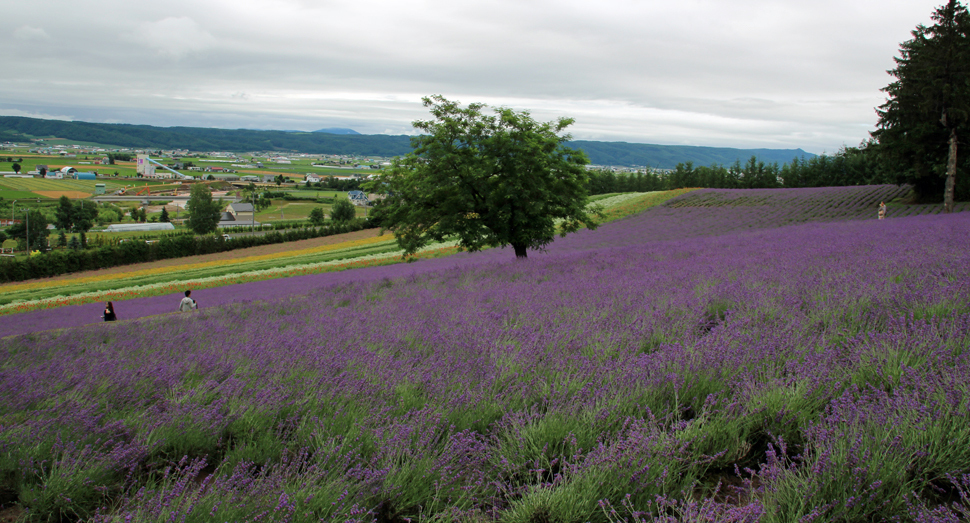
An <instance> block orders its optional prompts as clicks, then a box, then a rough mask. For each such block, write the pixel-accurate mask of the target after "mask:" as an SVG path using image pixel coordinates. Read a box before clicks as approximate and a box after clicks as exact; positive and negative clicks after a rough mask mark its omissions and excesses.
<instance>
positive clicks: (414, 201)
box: [368, 96, 596, 258]
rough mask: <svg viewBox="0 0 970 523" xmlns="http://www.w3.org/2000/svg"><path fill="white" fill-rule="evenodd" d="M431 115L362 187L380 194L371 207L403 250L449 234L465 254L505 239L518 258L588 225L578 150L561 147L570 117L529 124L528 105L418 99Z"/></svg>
mask: <svg viewBox="0 0 970 523" xmlns="http://www.w3.org/2000/svg"><path fill="white" fill-rule="evenodd" d="M424 105H425V107H429V108H430V111H431V114H432V115H433V116H434V119H433V120H426V121H425V120H419V121H416V122H414V127H416V128H417V129H419V130H421V131H423V133H424V134H423V135H421V136H418V137H416V138H413V139H412V146H413V147H414V151H412V152H411V153H409V154H408V155H406V156H404V157H403V158H399V159H397V160H395V162H394V163H393V164H392V166H391V167H390V168H388V169H385V170H384V172H383V173H382V174H381V175H380V176H379V177H378V178H377V179H376V180H375V181H373V182H370V183H369V184H368V189H369V190H370V192H376V193H381V194H384V195H385V198H384V199H383V200H381V201H380V202H379V203H378V204H377V206H376V209H375V214H376V215H377V217H378V219H379V220H380V222H381V224H382V226H383V227H385V228H388V229H391V230H392V231H394V235H395V237H396V238H397V242H398V244H399V245H400V246H401V247H402V248H403V249H404V250H405V253H414V252H415V251H417V250H418V249H419V248H421V247H422V246H424V245H426V244H427V243H429V242H431V241H442V240H444V239H445V238H448V237H457V239H458V242H459V245H460V246H461V247H462V248H464V249H467V250H471V251H475V250H479V249H482V248H484V247H491V246H505V245H511V246H512V248H513V249H514V250H515V255H516V257H518V258H525V257H526V256H527V250H528V249H541V248H543V247H544V246H545V245H547V244H548V243H549V242H551V241H552V240H553V238H554V237H555V234H556V231H557V228H558V229H559V232H561V234H563V235H565V234H566V233H567V232H572V231H575V230H577V229H579V228H580V227H582V226H584V225H585V226H588V227H590V228H593V227H595V226H596V223H595V221H594V220H593V218H592V217H591V216H590V215H589V214H588V213H587V211H586V204H587V201H588V193H587V184H588V178H587V175H586V169H585V167H584V166H585V165H586V164H587V163H588V160H587V158H586V155H585V154H584V153H583V152H582V151H578V150H575V149H571V148H569V147H567V146H566V145H565V142H567V141H568V140H569V138H570V137H569V135H568V134H560V133H562V132H563V131H564V130H565V129H566V128H567V127H568V126H569V125H571V124H572V123H573V119H571V118H559V119H558V120H556V121H553V122H537V121H536V120H534V119H533V118H532V117H531V116H530V114H529V113H528V112H516V111H514V110H512V109H509V108H505V107H499V108H495V109H494V111H493V112H494V114H485V113H484V112H483V109H485V107H486V106H485V105H484V104H477V103H475V104H470V105H468V106H467V107H462V106H461V105H459V104H458V102H453V101H450V100H447V99H445V98H444V97H442V96H432V97H428V98H424Z"/></svg>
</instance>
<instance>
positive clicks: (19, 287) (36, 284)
mask: <svg viewBox="0 0 970 523" xmlns="http://www.w3.org/2000/svg"><path fill="white" fill-rule="evenodd" d="M391 238H392V236H391V235H384V236H375V237H373V238H363V239H360V240H354V241H349V242H342V243H335V244H332V245H321V246H319V247H310V248H307V249H299V250H294V251H285V252H279V253H274V254H261V255H258V256H245V257H242V258H233V259H230V260H213V261H208V262H199V263H187V264H184V265H173V266H170V267H159V268H156V269H141V270H137V271H131V272H121V273H117V274H105V275H98V276H85V277H83V278H72V279H71V280H70V284H71V285H77V284H84V283H96V282H103V281H109V280H120V279H126V278H138V277H141V276H149V275H153V274H164V273H169V272H182V271H186V270H192V269H204V268H208V267H219V266H226V265H235V264H239V263H248V262H257V261H264V260H270V259H280V258H290V257H295V256H304V255H308V254H317V253H321V252H327V251H334V250H339V249H348V248H353V247H361V246H365V245H371V244H375V243H381V242H387V241H391ZM65 283H67V282H65V281H64V280H54V281H50V280H41V281H33V282H27V283H18V284H13V285H6V286H3V287H0V292H16V291H24V290H33V289H45V288H50V287H58V286H61V285H63V284H65Z"/></svg>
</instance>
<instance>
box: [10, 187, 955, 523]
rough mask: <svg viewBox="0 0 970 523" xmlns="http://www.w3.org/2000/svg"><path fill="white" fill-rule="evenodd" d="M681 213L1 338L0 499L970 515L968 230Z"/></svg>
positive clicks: (72, 509) (204, 509) (42, 511)
mask: <svg viewBox="0 0 970 523" xmlns="http://www.w3.org/2000/svg"><path fill="white" fill-rule="evenodd" d="M692 194H694V193H689V194H687V195H684V196H682V197H681V198H682V199H688V198H690V197H691V195H692ZM677 201H679V200H676V199H675V200H671V201H670V202H668V205H665V206H659V207H656V208H654V209H652V210H650V211H647V212H645V213H643V214H641V215H639V216H637V217H635V218H632V219H627V220H620V221H616V222H613V223H611V224H607V225H604V226H603V227H602V228H601V229H600V230H597V231H585V232H583V233H581V234H575V235H571V236H569V237H567V238H566V239H565V240H564V241H562V242H556V243H555V244H554V245H553V246H552V247H551V248H550V250H549V252H547V253H546V254H544V255H536V256H531V257H530V259H529V261H528V262H520V261H514V260H512V259H511V258H512V257H511V254H510V253H508V252H503V251H500V250H492V251H489V252H483V253H479V254H477V255H463V256H462V257H459V258H450V259H445V260H446V261H450V262H451V263H450V264H448V265H445V264H441V265H438V269H436V270H434V271H428V272H425V273H415V272H413V271H412V270H411V269H412V267H411V264H402V265H396V266H390V267H382V268H376V269H370V270H368V271H367V272H366V273H365V275H364V276H362V277H361V278H359V279H357V280H353V279H343V280H340V281H336V280H334V282H333V283H332V284H331V285H329V286H321V287H317V288H316V290H314V291H312V292H310V293H309V294H306V292H307V285H306V282H307V280H306V279H301V278H293V279H289V280H280V281H277V282H272V283H273V284H274V285H275V286H276V287H277V288H279V287H287V288H288V292H289V294H290V296H289V297H287V298H283V299H279V300H273V301H251V302H242V303H235V304H233V305H230V306H226V307H220V308H207V309H204V310H202V311H199V312H196V313H190V314H182V315H172V316H165V317H157V318H150V319H143V320H135V321H131V322H127V323H119V324H107V325H96V326H91V327H84V328H77V329H69V330H66V331H62V332H49V333H40V334H35V335H31V336H24V337H16V338H7V339H4V340H2V341H0V394H3V397H4V398H5V402H3V403H2V404H0V416H2V417H3V419H5V420H6V421H5V423H4V424H3V425H2V426H0V449H3V452H2V453H0V478H4V479H3V481H5V482H6V489H5V490H3V491H4V492H8V493H11V492H13V493H16V494H13V495H10V496H11V499H9V501H13V499H12V498H13V497H14V496H15V497H16V502H17V503H19V504H21V506H23V507H25V508H26V509H28V510H29V514H31V515H32V516H33V517H36V518H43V519H51V520H56V519H60V518H63V519H68V520H75V519H84V520H85V521H98V522H109V521H111V522H113V521H117V522H121V521H146V522H155V521H157V522H161V521H172V520H183V519H184V520H186V521H202V520H217V521H245V520H255V519H259V518H269V519H272V520H274V521H277V520H278V521H283V520H285V521H294V522H296V521H320V520H324V521H335V520H340V521H371V520H373V519H379V520H382V521H403V520H405V518H410V519H418V520H422V521H425V520H429V521H430V520H464V521H509V522H535V521H557V522H584V521H603V522H606V521H623V520H627V521H651V520H660V521H672V520H675V521H728V522H755V521H764V522H781V521H808V520H815V521H884V520H904V521H910V520H912V521H958V520H960V519H961V518H965V517H966V515H967V514H970V501H968V500H967V498H966V497H962V496H961V493H965V492H967V491H968V489H970V476H967V474H968V473H970V423H968V421H970V420H968V415H970V414H968V412H970V389H968V387H967V385H966V384H967V383H970V353H968V351H967V348H968V347H970V305H968V303H967V301H966V296H967V295H970V235H968V234H967V231H970V213H955V214H951V215H928V216H917V217H904V218H897V219H894V220H887V221H877V220H875V219H870V220H852V221H840V222H837V223H809V224H801V225H795V226H788V227H775V226H774V225H773V224H763V225H762V226H761V227H756V226H754V224H753V223H752V224H750V225H752V227H751V228H750V229H751V230H746V231H744V232H737V231H736V230H735V229H734V228H733V224H724V225H720V226H717V224H719V223H721V222H722V221H724V216H723V215H720V216H719V215H717V214H715V213H710V214H705V213H697V212H693V211H691V210H690V208H689V207H687V208H685V207H676V206H672V205H674V204H675V203H676V202H677ZM678 209H680V211H679V212H680V214H679V215H677V216H678V218H671V216H673V215H664V214H663V213H661V211H664V212H666V211H670V210H678ZM685 209H686V210H685ZM684 217H688V218H692V219H696V220H697V221H701V222H704V224H703V225H706V226H707V227H706V228H705V229H701V228H696V229H695V228H691V227H685V225H684V224H683V223H681V220H680V219H681V218H684ZM735 217H736V216H735V215H731V216H728V217H727V218H728V220H730V219H732V218H735ZM655 222H657V223H655ZM642 228H647V229H649V230H648V232H647V233H644V232H641V231H640V230H639V229H642ZM712 228H714V229H718V228H719V229H720V230H721V231H724V232H726V234H725V235H712V234H710V229H712ZM658 230H668V231H670V232H669V233H668V236H669V237H676V236H677V234H678V233H682V234H683V233H686V236H681V237H679V238H677V239H672V238H671V239H662V241H643V238H644V236H645V234H650V233H651V232H653V231H658ZM599 235H605V236H606V237H607V238H612V239H616V240H619V241H616V242H614V243H612V244H609V245H604V242H603V240H602V238H600V237H599ZM566 240H568V241H566ZM462 258H463V259H467V260H472V261H475V262H476V263H468V264H465V265H461V264H458V263H454V260H457V259H462ZM482 260H485V262H482ZM421 263H424V262H418V264H415V265H419V264H421ZM344 276H345V277H346V276H347V273H344ZM318 277H319V276H318ZM261 283H269V282H261ZM254 288H255V287H248V288H247V289H249V291H250V292H251V291H252V290H253V289H254ZM239 292H243V293H246V291H244V290H243V288H240V289H239ZM246 295H253V296H258V295H259V294H258V293H255V294H249V293H246ZM168 306H169V307H172V306H174V305H173V304H168ZM168 310H170V308H169V309H168ZM146 361H150V362H151V365H146V364H145V362H146ZM270 515H271V516H270Z"/></svg>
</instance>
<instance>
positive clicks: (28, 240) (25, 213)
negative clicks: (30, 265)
mask: <svg viewBox="0 0 970 523" xmlns="http://www.w3.org/2000/svg"><path fill="white" fill-rule="evenodd" d="M20 210H21V211H24V215H25V216H26V217H27V226H26V227H25V228H24V235H25V236H26V238H27V257H30V211H29V210H28V209H27V208H26V207H22V208H21V209H20Z"/></svg>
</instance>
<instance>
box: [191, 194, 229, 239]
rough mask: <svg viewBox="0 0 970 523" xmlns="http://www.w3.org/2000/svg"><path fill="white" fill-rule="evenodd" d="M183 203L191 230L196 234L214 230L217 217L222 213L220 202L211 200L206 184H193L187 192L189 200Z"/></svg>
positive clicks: (216, 224) (217, 223)
mask: <svg viewBox="0 0 970 523" xmlns="http://www.w3.org/2000/svg"><path fill="white" fill-rule="evenodd" d="M185 205H186V207H187V208H188V211H189V219H188V222H187V225H188V226H189V229H191V230H192V232H194V233H196V234H209V233H211V232H215V230H216V228H217V227H218V225H219V217H220V216H221V215H222V206H221V205H220V202H214V201H212V192H211V191H210V190H209V187H208V186H207V185H206V184H204V183H197V184H194V185H193V186H192V189H191V191H190V192H189V201H188V202H186V204H185Z"/></svg>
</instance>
